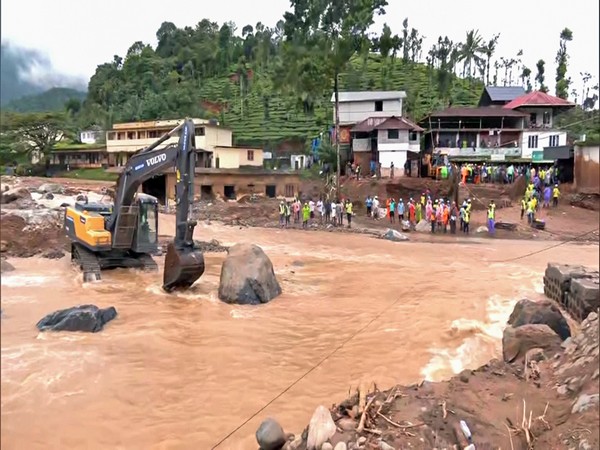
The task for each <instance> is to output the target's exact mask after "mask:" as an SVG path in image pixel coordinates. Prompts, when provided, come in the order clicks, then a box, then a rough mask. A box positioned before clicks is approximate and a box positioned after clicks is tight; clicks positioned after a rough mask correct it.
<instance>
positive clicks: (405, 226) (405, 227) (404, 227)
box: [400, 220, 410, 231]
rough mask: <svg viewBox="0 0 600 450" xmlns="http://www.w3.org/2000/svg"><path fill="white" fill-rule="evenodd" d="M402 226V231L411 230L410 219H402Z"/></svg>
mask: <svg viewBox="0 0 600 450" xmlns="http://www.w3.org/2000/svg"><path fill="white" fill-rule="evenodd" d="M400 228H401V229H402V231H410V222H409V221H408V220H403V221H401V222H400Z"/></svg>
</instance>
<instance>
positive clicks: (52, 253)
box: [42, 248, 65, 259]
mask: <svg viewBox="0 0 600 450" xmlns="http://www.w3.org/2000/svg"><path fill="white" fill-rule="evenodd" d="M64 256H65V252H63V251H62V250H61V249H59V248H53V249H50V250H46V251H45V252H44V253H42V258H47V259H60V258H63V257H64Z"/></svg>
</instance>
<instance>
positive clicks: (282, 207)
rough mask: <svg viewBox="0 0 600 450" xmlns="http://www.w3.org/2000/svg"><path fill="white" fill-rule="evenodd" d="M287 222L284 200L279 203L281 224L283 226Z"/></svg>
mask: <svg viewBox="0 0 600 450" xmlns="http://www.w3.org/2000/svg"><path fill="white" fill-rule="evenodd" d="M284 224H285V203H284V201H283V200H281V202H280V203H279V226H280V227H282V228H283V226H284Z"/></svg>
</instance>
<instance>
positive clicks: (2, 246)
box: [0, 241, 8, 253]
mask: <svg viewBox="0 0 600 450" xmlns="http://www.w3.org/2000/svg"><path fill="white" fill-rule="evenodd" d="M7 250H8V242H7V241H0V252H2V253H4V252H5V251H7Z"/></svg>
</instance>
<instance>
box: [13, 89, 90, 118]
mask: <svg viewBox="0 0 600 450" xmlns="http://www.w3.org/2000/svg"><path fill="white" fill-rule="evenodd" d="M85 97H86V93H85V92H81V91H77V90H75V89H71V88H52V89H49V90H47V91H45V92H42V93H41V94H35V95H27V96H25V97H21V98H18V99H14V100H11V101H10V102H8V103H7V104H6V106H4V107H3V109H5V110H7V111H13V112H20V113H31V112H54V111H64V110H65V104H66V103H67V102H68V101H70V100H75V101H76V102H79V103H81V102H82V101H83V100H84V99H85Z"/></svg>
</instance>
